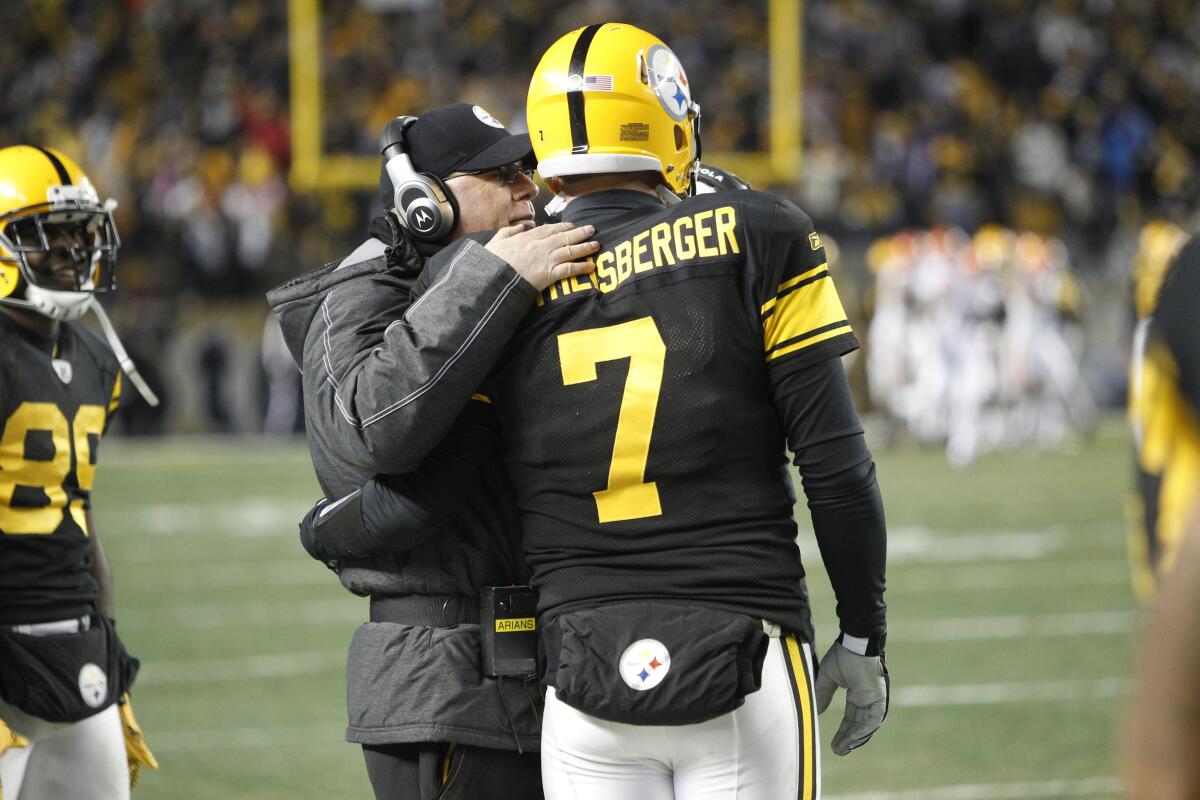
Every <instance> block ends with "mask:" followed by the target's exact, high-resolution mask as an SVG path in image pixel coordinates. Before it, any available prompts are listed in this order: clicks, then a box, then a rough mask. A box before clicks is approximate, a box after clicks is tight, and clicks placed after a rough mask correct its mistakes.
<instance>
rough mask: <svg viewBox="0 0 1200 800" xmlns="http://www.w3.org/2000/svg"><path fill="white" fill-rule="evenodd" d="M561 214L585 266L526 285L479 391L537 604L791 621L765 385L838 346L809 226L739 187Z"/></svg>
mask: <svg viewBox="0 0 1200 800" xmlns="http://www.w3.org/2000/svg"><path fill="white" fill-rule="evenodd" d="M563 216H564V219H565V220H568V221H571V222H574V223H575V224H577V225H583V224H593V225H595V226H596V229H597V233H596V236H595V238H596V239H597V240H598V241H599V242H600V243H601V245H602V250H601V252H600V253H599V254H597V256H596V264H597V269H596V271H595V272H594V273H593V274H591V275H588V276H582V277H577V278H572V279H568V280H565V281H561V282H559V283H558V284H556V285H554V286H551V287H550V288H549V289H547V290H546V291H544V292H543V293H542V295H541V297H540V298H539V300H538V301H537V304H536V307H535V308H534V309H533V310H532V311H531V312H530V314H529V316H528V317H527V318H526V320H525V323H524V325H523V328H522V329H521V330H520V331H519V332H518V334H517V335H516V337H515V338H514V339H513V341H512V343H511V346H510V350H509V351H508V353H507V354H506V356H505V358H504V360H503V361H502V362H501V365H500V366H499V367H498V369H497V372H496V373H495V374H494V375H493V378H492V379H491V381H490V382H489V384H488V385H487V387H485V391H486V392H487V393H488V396H489V397H490V398H491V399H492V401H493V403H494V406H495V409H496V411H497V414H498V415H499V418H500V421H501V424H502V427H503V429H504V435H505V439H506V444H507V448H508V450H507V456H508V463H509V468H510V472H511V475H512V478H513V483H514V484H515V486H516V488H517V493H518V499H519V504H520V507H521V511H522V513H523V526H524V536H525V539H524V544H525V551H526V555H527V557H528V560H529V565H530V567H531V569H532V572H533V583H534V585H535V587H536V588H537V589H538V591H539V593H540V604H541V609H542V611H543V612H546V611H554V610H555V609H560V608H564V607H567V606H572V605H586V604H591V603H594V602H597V601H612V600H631V599H646V600H653V599H656V598H686V599H688V600H689V601H693V602H699V603H704V604H711V605H713V606H717V607H721V608H727V609H731V610H735V611H739V612H742V613H747V614H750V615H752V616H757V617H762V618H765V619H769V620H772V621H774V622H777V623H779V624H782V625H785V626H788V627H790V628H792V629H793V630H801V629H803V628H804V627H806V621H807V598H806V597H805V596H804V589H803V581H802V578H803V575H804V573H803V570H802V568H801V565H800V555H799V551H798V548H797V546H796V543H795V539H796V526H795V523H794V521H793V519H792V506H793V503H794V499H795V498H794V495H793V492H792V489H791V481H790V478H789V476H788V474H787V470H786V467H787V461H786V458H785V433H784V430H785V427H784V426H785V425H786V424H787V423H788V422H789V421H788V420H782V421H781V419H780V413H779V412H778V411H777V410H776V408H775V407H774V406H773V404H772V400H771V396H772V395H771V385H772V382H773V381H778V380H780V379H781V378H782V377H783V376H786V375H788V374H789V373H790V372H791V371H794V370H798V369H802V368H804V367H806V366H809V365H812V364H814V363H815V362H817V361H820V360H822V359H828V358H832V357H836V356H839V355H842V354H843V353H846V352H849V351H850V350H853V349H854V348H855V347H857V341H856V339H855V337H854V334H853V333H852V331H851V329H850V324H849V323H848V322H847V320H846V314H845V312H844V310H843V308H842V304H841V302H840V300H839V299H838V295H837V291H836V290H835V288H834V284H833V279H832V277H831V275H830V272H829V268H828V266H827V264H826V257H825V250H824V247H823V246H822V244H821V241H820V238H819V237H818V235H817V234H816V233H815V232H814V231H813V228H812V223H811V221H810V220H809V218H808V217H807V216H806V215H805V214H804V213H803V212H801V211H800V210H799V209H798V208H796V206H795V205H793V204H792V203H790V202H788V201H786V200H783V199H781V198H778V197H775V196H772V195H768V194H764V193H760V192H754V191H743V192H729V193H720V194H711V195H702V196H699V197H693V198H689V199H687V200H685V201H683V202H681V203H679V204H676V205H673V206H664V205H663V204H662V203H661V202H660V201H659V200H658V199H657V198H654V197H652V196H649V195H646V194H643V193H639V192H632V191H611V192H599V193H594V194H589V195H586V196H583V197H580V198H577V199H575V200H573V201H572V202H571V204H570V205H569V206H568V207H567V210H566V213H565V214H564V215H563Z"/></svg>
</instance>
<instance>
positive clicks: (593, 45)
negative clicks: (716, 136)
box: [525, 23, 700, 195]
mask: <svg viewBox="0 0 1200 800" xmlns="http://www.w3.org/2000/svg"><path fill="white" fill-rule="evenodd" d="M525 118H526V120H527V122H528V126H529V136H530V139H531V140H532V142H533V151H534V155H535V156H536V157H537V160H538V172H539V174H540V175H541V176H542V177H543V178H557V177H566V178H570V177H573V176H580V175H592V174H608V173H620V172H652V173H657V174H658V175H659V176H660V180H661V182H662V185H664V186H666V187H667V188H668V189H669V190H671V191H672V192H674V193H675V194H677V195H685V194H688V193H689V192H690V191H691V189H692V176H693V164H694V162H695V161H696V159H697V158H698V157H699V150H700V142H699V118H700V106H699V104H697V103H696V102H694V101H693V100H692V90H691V86H690V84H689V81H688V78H687V74H686V73H685V72H684V70H683V66H682V65H681V64H680V63H679V59H678V58H677V57H676V55H675V54H674V53H673V52H672V51H671V49H670V48H669V47H667V44H666V42H664V41H662V40H661V39H659V38H658V37H656V36H654V35H653V34H651V33H648V32H647V31H644V30H641V29H640V28H637V27H635V26H633V25H627V24H623V23H601V24H596V25H587V26H585V27H582V28H579V29H577V30H574V31H571V32H570V33H568V34H565V35H564V36H562V37H560V38H559V39H558V41H556V42H554V44H552V45H551V46H550V47H549V49H547V50H546V52H545V53H543V54H542V58H541V60H540V61H539V62H538V66H537V68H536V69H535V70H534V74H533V77H532V79H531V80H530V82H529V94H528V96H527V99H526V106H525Z"/></svg>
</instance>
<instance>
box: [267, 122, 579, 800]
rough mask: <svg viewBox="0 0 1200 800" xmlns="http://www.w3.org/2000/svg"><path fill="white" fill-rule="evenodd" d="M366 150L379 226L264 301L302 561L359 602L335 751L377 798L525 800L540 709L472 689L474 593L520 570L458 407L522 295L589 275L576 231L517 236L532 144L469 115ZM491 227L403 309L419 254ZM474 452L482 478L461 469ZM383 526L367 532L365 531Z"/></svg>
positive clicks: (488, 686) (477, 405) (493, 457)
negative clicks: (283, 394) (278, 367)
mask: <svg viewBox="0 0 1200 800" xmlns="http://www.w3.org/2000/svg"><path fill="white" fill-rule="evenodd" d="M380 149H381V150H382V151H383V155H384V171H383V175H382V178H381V183H382V186H381V191H382V195H383V197H382V200H383V205H384V213H383V214H382V215H381V216H379V217H377V218H375V219H374V220H373V221H372V223H371V225H370V228H369V231H368V234H369V238H368V239H367V240H366V241H365V242H364V243H363V244H362V245H361V246H360V247H359V248H358V249H356V250H355V251H354V252H353V253H351V254H350V255H349V256H347V257H346V258H345V259H343V260H341V261H339V262H334V263H332V264H329V265H327V266H326V267H324V268H322V269H319V270H316V271H314V272H310V273H308V274H306V275H303V276H301V277H300V278H297V279H296V280H294V281H291V282H289V283H287V284H284V285H283V286H281V287H279V288H277V289H274V290H272V292H271V293H270V294H269V295H268V297H269V299H270V301H271V303H272V305H273V306H274V309H275V313H276V315H277V316H278V318H279V320H280V322H281V326H282V331H283V336H284V338H285V340H286V341H287V345H288V347H289V348H290V349H291V352H292V355H293V357H294V358H295V360H296V362H297V363H298V364H300V365H301V366H302V371H303V382H304V408H305V417H306V421H307V433H308V440H309V447H310V450H311V452H312V456H313V464H314V466H315V468H316V472H317V477H318V479H319V481H320V483H321V487H322V489H323V490H324V491H325V494H326V497H327V498H329V499H330V500H332V501H334V502H331V503H329V504H328V507H326V505H325V504H318V506H317V508H316V509H314V511H313V512H312V513H311V514H310V515H309V516H308V517H307V518H306V520H305V523H304V525H303V526H302V536H303V537H304V541H305V546H306V547H307V548H308V550H309V552H310V553H311V554H312V555H313V556H314V557H316V558H319V559H321V560H323V561H326V562H327V563H330V564H332V565H334V566H335V568H336V569H337V571H338V573H339V576H340V578H341V581H342V584H343V585H344V586H345V587H346V588H347V589H349V590H350V591H352V592H354V593H355V594H359V595H364V596H368V595H369V596H370V598H371V607H370V622H369V623H366V624H364V625H362V626H360V627H359V628H358V630H357V631H356V632H355V635H354V640H353V642H352V643H351V645H350V653H349V657H348V661H347V669H346V676H347V702H348V705H349V709H348V710H349V716H350V724H349V727H348V729H347V734H346V738H347V739H348V740H350V741H352V742H358V743H360V744H361V745H362V748H363V753H364V757H365V759H366V765H367V772H368V775H369V776H370V780H371V784H372V786H373V787H374V790H375V794H376V796H377V797H378V798H380V800H383V798H387V799H388V800H398V799H400V798H404V799H405V800H407V799H408V798H413V800H418V799H419V800H432V798H434V797H435V796H436V797H439V798H479V797H488V798H493V800H503V799H504V798H512V799H513V800H528V798H532V797H538V796H540V794H541V779H540V765H539V760H538V755H537V752H536V751H537V749H538V743H539V735H540V725H539V722H540V720H539V716H540V714H541V702H540V698H538V697H537V695H536V693H535V692H534V691H533V690H532V688H531V687H530V686H528V685H527V684H526V683H525V682H523V681H521V680H519V679H508V680H497V679H496V678H490V677H485V676H484V675H483V674H482V672H481V665H480V657H479V653H480V627H479V621H480V614H479V600H480V593H481V591H482V589H483V588H484V587H485V586H508V585H513V584H520V583H523V582H525V581H526V580H527V577H528V570H527V568H526V566H525V563H524V560H523V558H522V557H521V553H520V546H519V541H518V539H517V533H518V530H519V520H518V515H517V511H516V505H515V501H514V498H513V494H512V489H511V487H510V485H509V483H508V479H507V477H506V475H505V474H504V471H503V470H502V469H500V468H499V465H498V462H499V461H500V459H501V455H500V451H499V441H498V439H497V438H496V435H495V432H494V429H493V428H492V427H491V426H490V425H489V421H488V420H489V418H490V414H491V411H490V409H489V408H488V406H487V404H486V403H484V402H482V401H480V400H479V399H478V398H476V399H473V400H472V399H470V397H471V394H472V393H473V392H474V391H475V390H476V388H477V387H478V385H479V383H480V382H481V381H482V379H483V377H484V376H485V375H486V373H487V371H488V370H489V369H490V368H491V366H492V364H493V363H494V361H495V358H496V357H497V356H498V354H499V352H500V351H501V349H502V348H503V346H504V343H505V342H506V341H507V339H508V337H509V336H510V335H511V334H512V332H513V330H515V328H516V325H517V324H518V323H519V322H520V320H521V319H522V318H523V317H524V316H525V314H526V313H528V311H529V310H530V308H531V307H532V306H533V302H534V298H535V297H536V296H537V291H538V290H539V289H541V288H544V287H545V286H547V285H548V284H549V283H550V282H551V281H552V280H554V279H556V278H559V277H562V276H565V275H573V274H576V273H578V272H580V271H582V270H584V269H589V268H590V266H589V265H587V264H585V263H583V261H582V260H583V259H585V258H586V257H587V256H588V255H589V254H590V253H592V252H593V251H594V249H595V248H594V245H591V244H585V240H586V239H587V237H588V236H589V235H590V233H591V229H590V228H586V227H583V226H581V227H579V228H576V229H573V228H574V226H571V225H551V226H543V227H540V228H535V229H532V230H525V229H526V228H527V227H529V226H530V225H531V224H532V219H533V207H532V204H531V202H530V201H531V200H532V199H533V197H534V196H535V195H536V194H537V187H536V186H535V185H534V183H533V181H532V180H531V179H530V172H531V171H532V148H531V147H530V144H529V136H528V135H527V134H510V133H508V131H506V130H505V129H504V127H503V126H502V125H501V124H500V123H499V122H498V121H497V120H496V119H495V118H494V117H492V116H491V115H490V114H489V113H487V111H485V110H484V109H483V108H481V107H479V106H471V105H469V104H463V103H459V104H454V105H451V106H445V107H442V108H439V109H435V110H433V111H430V112H428V113H426V114H424V115H422V116H421V117H419V118H415V119H414V118H397V119H396V120H393V121H392V123H391V124H389V126H388V128H387V130H385V132H384V136H383V139H382V141H381V143H380ZM496 228H501V229H502V230H501V232H500V233H498V234H497V235H496V236H495V237H493V238H492V239H491V241H489V242H488V243H487V244H486V245H483V244H480V243H476V242H470V244H469V246H468V247H467V248H465V249H464V250H463V251H462V252H461V253H460V254H459V255H460V257H459V258H456V260H455V265H454V268H453V269H452V270H450V271H448V272H447V274H446V275H445V276H443V278H444V279H443V280H441V281H439V282H438V284H437V285H436V286H435V287H433V288H432V289H431V290H430V291H428V292H427V293H426V294H425V295H424V296H423V297H422V298H421V300H420V301H419V302H417V303H412V302H411V300H410V290H411V288H412V285H413V282H414V281H415V280H416V279H417V277H418V276H419V275H420V274H421V271H422V269H423V267H424V264H425V259H426V258H427V257H428V256H431V255H433V254H434V253H437V252H438V251H440V250H441V249H442V248H443V247H445V246H446V245H447V244H448V243H450V242H452V241H455V240H457V239H459V238H460V237H462V236H464V235H466V234H471V233H475V232H477V231H490V230H493V229H496ZM460 412H461V413H460ZM447 434H448V435H447ZM480 450H482V451H483V452H484V454H485V456H484V458H485V460H486V461H487V462H488V463H486V464H485V465H484V467H483V468H479V467H477V466H476V465H475V463H473V462H471V461H469V460H468V459H467V458H465V457H464V454H465V453H474V452H478V451H480ZM380 472H382V473H394V474H392V475H390V476H389V478H388V479H387V480H386V483H385V490H386V491H384V492H380V493H372V492H369V491H368V492H363V493H360V492H359V491H358V489H359V487H360V486H361V485H362V484H363V483H364V481H366V480H367V479H368V478H370V477H371V476H372V475H374V474H376V473H380ZM404 473H407V474H404ZM381 495H382V499H381ZM338 510H340V512H341V514H343V515H344V516H339V515H338V514H333V513H330V512H333V511H338ZM388 514H390V515H391V516H388V523H387V524H386V525H383V526H380V527H379V528H375V529H372V531H371V532H372V533H374V534H377V535H364V533H363V527H362V525H361V523H362V521H363V519H364V517H365V518H368V519H376V518H378V517H379V516H381V515H388ZM531 680H532V679H531Z"/></svg>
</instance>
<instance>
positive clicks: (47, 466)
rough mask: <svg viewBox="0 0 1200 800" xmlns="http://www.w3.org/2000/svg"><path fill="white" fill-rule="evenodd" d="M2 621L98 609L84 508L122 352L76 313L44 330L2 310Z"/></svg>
mask: <svg viewBox="0 0 1200 800" xmlns="http://www.w3.org/2000/svg"><path fill="white" fill-rule="evenodd" d="M0 339H2V340H3V341H4V342H5V347H4V349H3V352H0V429H2V432H0V623H11V624H16V623H29V622H43V621H47V620H58V619H68V618H71V617H80V616H83V615H85V614H88V613H90V612H91V611H92V608H93V605H94V603H95V601H96V592H97V586H96V581H95V579H94V578H93V577H92V573H91V543H90V541H89V539H88V533H89V531H88V522H87V510H88V508H90V504H91V489H92V480H93V476H94V475H95V470H96V455H97V449H98V447H99V444H100V437H101V436H102V435H103V434H104V431H105V429H106V428H107V427H108V423H109V420H110V419H111V417H112V414H113V412H114V411H115V410H116V407H117V403H118V401H119V398H120V394H121V372H120V367H119V366H118V364H117V360H116V358H115V357H114V356H113V354H112V353H111V352H110V351H109V350H108V348H106V347H105V346H104V345H103V344H102V343H101V342H100V341H99V339H98V338H97V337H96V336H95V334H93V333H92V332H91V331H89V330H88V329H87V328H84V327H83V326H82V325H79V324H78V323H67V324H65V325H63V326H62V329H61V331H60V334H59V337H58V340H57V341H54V340H52V339H46V338H43V337H42V336H40V335H38V334H37V333H35V332H33V331H31V330H30V329H28V328H26V327H24V326H22V325H20V324H19V323H17V322H15V321H13V320H12V319H11V318H9V317H7V316H5V315H3V314H0Z"/></svg>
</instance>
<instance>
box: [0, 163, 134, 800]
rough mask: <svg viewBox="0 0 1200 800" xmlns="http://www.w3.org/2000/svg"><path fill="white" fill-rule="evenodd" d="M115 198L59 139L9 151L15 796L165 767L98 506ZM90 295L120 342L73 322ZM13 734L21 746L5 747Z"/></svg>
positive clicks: (2, 178) (6, 557) (0, 662)
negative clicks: (117, 599)
mask: <svg viewBox="0 0 1200 800" xmlns="http://www.w3.org/2000/svg"><path fill="white" fill-rule="evenodd" d="M114 206H115V203H113V202H112V201H108V202H106V203H101V202H100V199H99V196H98V195H97V193H96V189H95V187H94V186H92V183H91V181H89V180H88V177H87V175H85V174H84V172H83V170H81V169H80V168H79V165H77V164H76V163H75V162H74V161H72V160H71V159H70V158H68V157H66V156H64V155H63V154H62V153H59V152H57V151H54V150H50V149H48V148H43V147H29V146H25V145H18V146H16V147H7V148H4V149H3V150H0V342H3V343H4V347H3V349H2V350H0V421H2V422H0V425H2V429H3V432H2V434H0V720H2V721H3V726H6V727H7V728H8V729H9V730H8V731H6V730H0V751H3V752H2V754H0V791H2V792H3V794H4V797H5V798H7V799H8V800H21V799H22V798H24V799H25V800H30V799H32V800H41V798H60V797H61V798H72V800H74V799H75V798H97V800H101V799H103V800H112V798H124V797H128V796H129V789H130V783H131V780H132V781H136V778H137V772H138V770H139V769H140V767H141V765H143V764H149V765H152V766H157V765H156V764H154V759H153V756H151V755H150V754H149V751H148V750H146V749H145V745H144V743H143V742H141V740H140V731H139V730H138V729H137V725H136V722H134V720H133V716H132V709H131V707H130V705H129V704H128V696H127V695H126V694H125V693H126V692H127V691H128V689H129V687H130V685H131V684H132V682H133V679H134V677H135V676H136V673H137V666H138V664H137V661H136V660H135V659H132V658H130V657H129V656H128V655H127V654H126V652H125V649H124V647H123V646H122V644H121V641H120V639H119V638H118V637H117V633H116V628H115V621H114V620H115V607H114V605H113V591H112V576H111V573H110V571H109V565H108V559H107V558H106V557H105V554H104V548H103V546H102V545H101V541H100V535H99V532H98V531H97V530H96V525H95V521H94V519H93V516H92V500H91V489H92V481H93V479H94V477H95V472H96V461H97V455H98V448H99V445H100V438H101V437H102V436H103V435H104V432H105V430H107V428H108V425H109V422H110V421H111V420H112V416H113V412H115V411H116V409H117V405H118V402H119V400H120V396H121V386H122V369H124V370H125V372H126V373H130V374H132V373H133V370H132V365H131V364H129V362H128V359H127V358H126V357H125V356H124V351H123V348H121V346H120V343H119V342H117V341H116V339H115V335H114V334H112V330H111V326H110V325H108V324H107V319H106V318H105V317H104V316H103V312H102V311H100V310H98V309H99V305H98V303H96V301H95V300H94V298H93V294H94V293H97V292H106V291H110V290H111V289H113V287H114V285H115V280H114V270H115V267H116V255H117V247H118V245H119V239H118V236H117V230H116V227H115V226H114V224H113V220H112V214H111V209H112V208H113V207H114ZM89 310H91V311H94V312H95V313H96V314H97V316H99V317H100V318H101V320H102V324H103V325H104V326H105V331H106V334H108V336H109V342H110V347H106V346H105V345H104V343H103V342H102V341H101V340H100V338H99V337H97V336H96V335H95V334H94V333H92V332H91V331H90V330H89V329H88V328H86V327H84V326H83V325H82V324H80V323H79V322H76V321H75V320H77V319H79V317H81V316H82V315H83V314H84V313H86V312H87V311H89ZM110 348H111V349H110ZM114 351H115V353H114ZM139 388H140V387H139ZM147 400H149V401H152V402H153V396H152V395H150V396H149V397H147ZM0 727H2V726H0ZM9 731H11V733H10V732H9ZM14 735H15V736H14ZM15 737H21V738H20V739H17V738H15ZM12 744H21V745H23V746H20V747H9V748H8V749H4V748H5V746H6V745H12ZM127 745H128V746H127Z"/></svg>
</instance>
